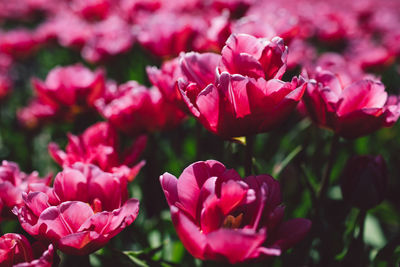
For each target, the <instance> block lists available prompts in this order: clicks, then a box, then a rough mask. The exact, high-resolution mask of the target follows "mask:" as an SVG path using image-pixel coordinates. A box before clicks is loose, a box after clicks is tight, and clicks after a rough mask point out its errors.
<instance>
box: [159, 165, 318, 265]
mask: <svg viewBox="0 0 400 267" xmlns="http://www.w3.org/2000/svg"><path fill="white" fill-rule="evenodd" d="M160 182H161V186H162V188H163V190H164V193H165V197H166V199H167V202H168V204H169V206H170V210H171V216H172V222H173V224H174V226H175V229H176V231H177V233H178V236H179V237H180V239H181V241H182V243H183V244H184V246H185V247H186V249H187V250H188V251H189V252H190V253H191V254H192V255H193V256H194V257H196V258H199V259H202V260H223V261H229V262H230V263H238V262H244V261H247V260H251V259H256V258H264V257H270V256H279V255H280V254H281V253H282V251H284V250H285V249H288V248H290V247H291V246H293V245H294V244H296V243H297V242H299V241H300V240H301V239H302V238H303V237H304V236H305V235H306V234H307V232H308V230H309V229H310V227H311V222H310V221H309V220H306V219H301V218H299V219H293V220H289V221H286V222H283V221H282V220H283V215H284V207H283V206H282V205H281V193H280V188H279V183H278V182H277V181H276V180H274V179H273V178H272V177H271V176H269V175H257V176H249V177H246V178H244V179H241V177H240V176H239V174H238V173H237V172H236V171H235V170H227V169H226V168H225V166H224V165H223V164H222V163H220V162H218V161H214V160H208V161H200V162H196V163H193V164H191V165H190V166H188V167H187V168H186V169H185V170H184V171H183V172H182V174H181V175H180V177H179V179H176V177H175V176H173V175H171V174H169V173H165V174H163V175H162V176H161V177H160Z"/></svg>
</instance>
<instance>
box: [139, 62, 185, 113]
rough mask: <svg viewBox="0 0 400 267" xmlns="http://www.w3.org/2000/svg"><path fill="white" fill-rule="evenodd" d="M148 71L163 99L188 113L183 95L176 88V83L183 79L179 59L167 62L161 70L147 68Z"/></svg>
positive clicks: (151, 80)
mask: <svg viewBox="0 0 400 267" xmlns="http://www.w3.org/2000/svg"><path fill="white" fill-rule="evenodd" d="M146 71H147V75H148V77H149V80H150V82H151V83H152V84H153V85H154V86H155V87H157V88H158V89H159V90H160V92H161V93H162V95H163V98H165V99H166V100H167V101H168V102H171V103H173V104H175V105H177V106H178V107H179V108H180V109H181V110H182V111H184V112H188V110H187V107H186V104H185V102H184V101H183V99H182V95H181V94H180V92H179V89H178V87H177V86H176V81H177V80H178V79H179V78H181V77H183V74H182V71H181V68H180V65H179V58H174V59H172V60H169V61H165V62H164V63H163V64H162V65H161V68H160V69H157V67H147V68H146Z"/></svg>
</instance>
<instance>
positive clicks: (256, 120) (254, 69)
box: [178, 34, 306, 138]
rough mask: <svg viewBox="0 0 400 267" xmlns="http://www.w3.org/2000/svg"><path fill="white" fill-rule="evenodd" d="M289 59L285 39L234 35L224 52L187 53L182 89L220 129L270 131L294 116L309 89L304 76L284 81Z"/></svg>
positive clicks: (205, 120)
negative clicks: (298, 104) (290, 116)
mask: <svg viewBox="0 0 400 267" xmlns="http://www.w3.org/2000/svg"><path fill="white" fill-rule="evenodd" d="M286 61H287V47H285V45H284V44H283V40H282V39H281V38H279V37H275V38H273V39H272V40H271V41H268V40H266V39H262V38H255V37H253V36H251V35H247V34H232V35H231V36H230V37H229V39H228V40H227V41H226V45H225V46H224V48H223V49H222V52H221V55H218V54H214V53H204V54H199V53H195V52H191V53H187V54H182V55H181V68H182V73H183V74H184V76H185V77H184V78H182V79H179V80H178V86H179V90H180V92H181V94H182V97H183V100H184V101H185V103H186V105H187V106H188V108H189V110H190V111H191V113H192V114H193V115H194V116H195V117H196V118H197V119H198V120H199V121H200V122H201V123H202V124H203V125H204V126H205V127H206V128H207V129H208V130H209V131H211V132H212V133H214V134H217V135H219V136H222V137H224V138H231V137H238V136H246V135H251V134H256V133H261V132H266V131H269V130H271V129H272V128H273V127H275V126H277V125H278V124H279V123H281V122H282V121H283V120H285V119H286V118H287V117H288V115H289V114H290V113H291V112H292V110H293V109H294V108H295V107H296V105H297V103H298V102H299V101H300V99H301V97H302V96H303V93H304V91H305V88H306V83H305V82H304V80H303V79H302V78H297V77H294V78H293V79H292V81H291V82H284V81H282V80H281V78H282V76H283V74H284V73H285V70H286Z"/></svg>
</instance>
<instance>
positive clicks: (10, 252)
mask: <svg viewBox="0 0 400 267" xmlns="http://www.w3.org/2000/svg"><path fill="white" fill-rule="evenodd" d="M55 255H57V254H56V253H54V248H53V245H49V246H48V247H47V248H46V247H45V246H44V245H43V244H41V243H40V242H36V243H34V244H33V245H32V246H31V244H30V243H29V241H28V240H27V239H26V237H24V236H23V235H20V234H13V233H9V234H5V235H3V236H1V237H0V265H1V266H5V267H8V266H14V267H35V266H36V267H38V266H40V267H51V266H52V264H53V261H54V260H53V259H54V256H55ZM57 260H58V259H57Z"/></svg>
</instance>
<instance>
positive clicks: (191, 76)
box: [180, 52, 220, 88]
mask: <svg viewBox="0 0 400 267" xmlns="http://www.w3.org/2000/svg"><path fill="white" fill-rule="evenodd" d="M219 60H220V55H218V54H214V53H203V54H199V53H196V52H190V53H186V54H184V55H183V56H181V59H180V65H181V69H182V73H183V74H184V75H185V76H186V77H187V78H188V80H189V81H190V82H195V83H197V84H198V86H199V87H200V88H204V87H206V86H207V85H208V84H210V83H214V82H215V70H216V68H217V66H218V62H219Z"/></svg>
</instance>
